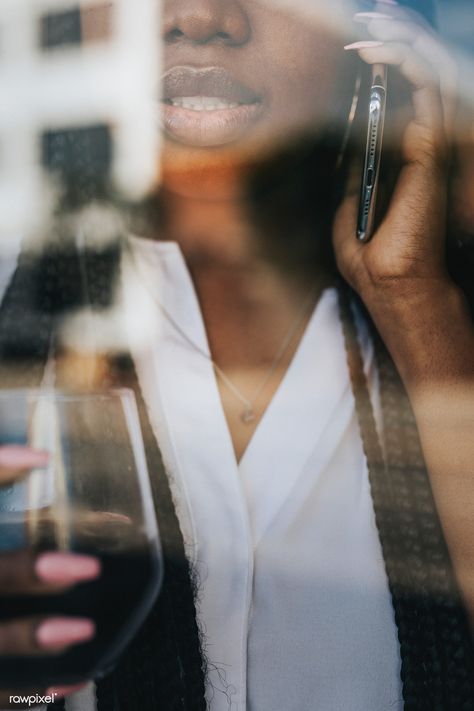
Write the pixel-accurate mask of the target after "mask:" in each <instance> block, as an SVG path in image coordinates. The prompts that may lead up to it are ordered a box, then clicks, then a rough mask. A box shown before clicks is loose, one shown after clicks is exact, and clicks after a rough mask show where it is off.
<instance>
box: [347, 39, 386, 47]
mask: <svg viewBox="0 0 474 711" xmlns="http://www.w3.org/2000/svg"><path fill="white" fill-rule="evenodd" d="M382 45H383V42H379V41H378V40H364V41H362V42H353V43H352V44H346V45H345V47H344V49H372V47H381V46H382Z"/></svg>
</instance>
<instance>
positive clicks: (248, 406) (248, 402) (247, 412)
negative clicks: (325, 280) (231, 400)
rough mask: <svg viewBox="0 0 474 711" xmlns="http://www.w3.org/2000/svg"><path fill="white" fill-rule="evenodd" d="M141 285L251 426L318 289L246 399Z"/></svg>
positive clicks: (307, 301) (151, 292) (304, 306)
mask: <svg viewBox="0 0 474 711" xmlns="http://www.w3.org/2000/svg"><path fill="white" fill-rule="evenodd" d="M130 251H131V252H132V255H133V261H134V263H135V266H136V268H137V270H138V271H139V272H140V273H141V275H142V277H143V276H144V274H143V271H142V270H141V268H140V266H139V264H138V263H137V259H136V258H135V255H134V254H133V248H132V249H131V250H130ZM142 283H143V284H144V286H145V288H146V290H147V292H148V293H149V295H150V296H151V297H152V299H153V301H154V302H155V303H156V304H157V305H158V307H159V309H160V311H161V312H162V314H163V315H164V316H165V318H166V319H167V321H168V322H169V323H170V324H171V325H172V326H173V328H174V329H175V331H176V332H177V333H179V335H180V336H181V338H183V339H184V340H185V341H186V343H188V345H190V346H191V348H192V349H193V350H194V351H196V352H197V353H199V354H200V355H202V356H203V357H204V358H206V360H208V361H209V362H210V363H211V365H212V367H213V368H214V372H215V374H216V376H217V377H219V378H220V379H221V380H222V382H223V383H224V385H225V386H226V387H227V389H228V390H229V392H231V393H232V394H233V395H234V397H235V398H236V399H237V400H239V401H240V402H241V403H242V405H243V406H244V408H243V410H242V412H241V413H240V420H241V422H243V423H244V424H245V425H251V424H253V423H254V422H255V420H256V419H257V415H256V413H255V405H256V403H257V402H258V399H259V397H260V396H261V394H262V393H263V391H264V390H265V388H266V386H267V385H268V383H269V381H270V379H271V377H272V375H273V374H274V372H275V370H276V369H277V368H278V366H279V364H280V363H281V361H282V359H283V358H284V356H285V353H286V352H287V350H288V348H289V347H290V344H291V342H292V340H293V338H294V336H295V335H296V332H297V331H298V329H299V327H300V326H301V324H302V322H303V319H304V317H305V315H306V312H307V309H308V308H309V306H310V305H311V303H312V302H313V299H314V297H315V296H316V294H317V291H318V289H317V288H316V287H313V288H312V289H311V290H310V292H309V294H308V296H307V297H306V299H305V300H304V302H303V305H302V307H301V310H300V313H299V315H298V318H297V319H296V321H295V322H294V323H292V325H291V326H290V328H289V329H288V331H287V332H286V333H285V336H284V338H283V340H282V342H281V344H280V346H279V348H278V350H277V352H276V354H275V357H274V358H273V360H272V362H271V365H270V367H269V369H268V371H267V372H266V373H265V376H264V378H263V380H262V381H261V383H260V384H259V385H258V387H257V388H256V390H255V391H254V393H253V395H252V396H251V397H246V395H244V394H243V392H242V391H241V390H240V388H238V387H237V385H236V384H235V383H234V382H233V381H232V380H231V379H230V378H229V376H228V375H227V374H226V373H225V372H224V370H223V369H222V368H221V367H220V366H219V365H218V364H217V363H216V361H215V360H214V359H213V357H212V356H211V355H210V354H209V353H207V352H206V351H205V350H204V349H203V348H201V347H200V346H199V345H198V344H197V343H195V342H194V341H193V340H192V338H190V337H189V336H188V334H187V333H186V332H185V331H184V330H183V329H182V328H181V326H180V325H179V323H178V322H177V321H176V320H175V319H174V318H173V317H172V316H171V314H170V313H169V311H168V310H167V309H166V307H165V306H163V304H162V303H161V301H160V300H159V299H158V297H157V296H156V294H155V293H154V292H153V290H152V289H151V288H150V287H149V285H148V283H147V279H146V278H144V279H142Z"/></svg>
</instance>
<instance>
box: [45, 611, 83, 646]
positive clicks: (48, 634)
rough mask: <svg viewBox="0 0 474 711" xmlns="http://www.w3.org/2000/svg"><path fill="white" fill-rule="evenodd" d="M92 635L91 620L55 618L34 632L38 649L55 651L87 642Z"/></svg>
mask: <svg viewBox="0 0 474 711" xmlns="http://www.w3.org/2000/svg"><path fill="white" fill-rule="evenodd" d="M94 634H95V625H94V623H93V622H92V620H87V619H81V618H79V617H78V618H71V617H57V618H55V619H54V620H46V622H42V623H41V624H40V625H39V627H38V629H37V630H36V641H37V642H38V644H39V645H40V647H44V648H45V649H55V648H57V647H58V648H61V647H67V646H69V645H70V644H77V643H78V642H87V641H88V640H90V639H92V637H93V636H94Z"/></svg>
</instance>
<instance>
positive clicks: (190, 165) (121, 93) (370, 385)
mask: <svg viewBox="0 0 474 711" xmlns="http://www.w3.org/2000/svg"><path fill="white" fill-rule="evenodd" d="M2 2H3V4H2V5H1V6H0V27H1V38H2V52H1V56H0V81H2V84H3V85H4V86H5V91H6V93H7V95H8V101H7V102H6V103H5V105H2V106H1V107H0V142H1V145H2V152H1V153H2V154H1V161H2V162H1V165H0V209H1V218H0V220H1V221H0V247H1V250H2V255H3V256H2V265H3V266H2V269H3V276H2V274H0V282H1V281H3V283H0V290H1V289H2V287H3V291H1V293H2V295H4V296H3V304H2V307H1V308H0V352H1V356H2V362H1V371H0V376H1V381H0V385H1V386H2V387H12V386H13V385H17V384H21V385H22V386H23V387H33V386H43V387H44V386H48V387H50V386H52V387H57V388H64V389H72V390H75V391H76V390H78V391H81V390H86V391H94V390H100V389H104V388H105V389H107V388H110V387H114V386H117V385H120V386H128V387H131V388H133V389H134V390H135V393H136V396H137V399H138V402H139V408H140V416H141V427H142V429H143V434H144V439H145V445H146V449H147V457H148V464H149V469H150V476H151V480H152V488H153V492H154V504H155V508H156V509H157V513H158V520H159V525H160V527H161V529H162V534H163V549H164V557H165V566H166V569H167V574H166V575H165V583H164V593H163V595H162V596H161V597H160V599H159V600H158V602H157V606H156V609H155V612H154V617H153V618H152V619H151V620H148V622H147V623H146V624H145V626H144V627H143V628H142V630H141V632H140V634H139V635H138V637H137V639H136V640H135V642H134V644H133V645H132V647H131V648H130V651H129V653H128V654H126V655H125V656H124V657H123V660H122V662H121V663H120V665H119V667H118V670H117V671H115V673H114V674H112V675H111V677H110V678H109V679H107V680H105V681H101V682H99V684H98V687H97V690H96V691H97V699H96V698H95V697H94V694H91V695H90V698H88V700H87V702H86V705H85V706H84V707H83V708H81V711H92V709H94V708H95V707H96V706H97V705H98V706H97V707H98V711H103V710H104V709H109V708H114V711H115V708H118V707H120V711H156V709H158V708H159V709H164V710H165V711H168V710H169V711H171V710H172V709H175V708H177V707H178V706H177V705H178V704H181V707H182V708H183V709H186V711H188V710H189V711H191V710H192V709H198V708H199V709H203V708H204V707H205V705H206V703H207V706H208V708H209V709H211V710H212V711H225V710H226V709H229V708H230V709H231V711H234V710H235V711H245V709H248V710H249V711H250V709H252V711H275V710H276V709H279V708H282V709H285V711H292V710H293V711H302V709H311V708H316V707H317V708H318V709H321V711H334V709H338V710H340V711H342V710H343V709H351V711H381V709H384V710H385V709H400V711H401V709H403V708H406V709H410V710H413V711H425V709H430V711H431V709H435V708H437V709H443V711H451V709H453V710H454V709H456V711H457V709H458V708H459V709H460V708H466V709H469V708H471V709H472V708H473V706H474V682H473V680H472V675H471V674H470V673H469V672H468V669H469V668H470V664H471V662H472V660H473V650H472V645H471V640H470V636H469V634H470V633H469V626H468V620H467V617H468V615H471V616H472V610H471V607H472V605H471V602H472V600H471V587H472V565H471V563H472V557H471V552H470V549H469V550H468V551H467V552H466V550H465V549H464V548H463V546H462V542H463V541H465V539H466V538H469V536H464V535H461V534H463V533H464V529H463V530H462V531H461V533H460V532H459V521H467V520H468V519H469V511H470V508H469V506H468V503H469V501H470V500H471V499H470V498H469V497H470V490H468V487H467V484H466V482H468V480H469V476H467V474H466V472H467V471H468V469H469V466H470V464H469V462H470V461H472V460H471V459H470V455H469V445H466V442H468V441H472V431H471V430H472V403H471V398H470V392H471V391H470V388H471V386H472V383H471V380H470V379H469V377H468V375H466V372H467V370H468V368H467V366H466V365H465V364H466V363H467V362H468V361H470V359H469V353H470V351H469V347H470V343H471V341H470V340H469V337H468V336H467V335H466V332H467V328H466V323H465V321H464V318H465V311H467V309H460V311H462V315H461V316H459V314H458V312H457V311H456V309H457V304H458V300H456V299H450V298H448V295H449V296H451V295H452V294H453V293H454V291H452V290H451V289H453V290H454V289H455V288H456V292H455V293H456V294H457V295H458V296H459V295H460V294H461V293H463V292H458V291H457V286H456V287H455V284H456V285H457V284H459V285H461V287H462V288H463V289H464V292H465V293H466V294H467V296H468V297H469V296H470V293H471V292H472V291H473V290H474V287H473V283H474V282H473V280H472V269H473V268H474V262H473V256H472V254H473V253H474V251H473V249H472V240H473V238H474V130H473V126H474V114H473V110H472V108H473V103H474V97H473V93H472V86H471V84H470V82H469V81H468V80H467V79H466V77H467V76H468V75H469V76H470V74H469V72H471V73H472V66H473V62H474V57H473V54H474V52H473V49H474V48H473V46H472V43H471V39H470V37H468V36H466V33H465V29H464V28H465V27H466V26H467V24H468V23H467V21H466V18H468V19H469V18H470V19H472V16H473V12H472V9H471V8H470V6H468V5H467V4H466V3H462V2H460V1H459V2H456V3H450V5H449V12H448V8H447V4H446V0H444V1H443V2H439V3H438V4H437V6H436V7H435V5H434V4H433V3H432V2H430V1H429V0H413V1H412V2H407V3H399V4H398V3H395V2H393V1H391V2H388V0H386V1H385V2H378V3H373V2H369V1H367V2H365V0H364V1H362V0H361V1H360V2H355V1H354V2H353V1H352V0H337V1H336V2H332V3H327V2H326V1H325V0H324V1H323V0H297V1H296V0H291V2H290V1H289V0H261V1H258V2H257V1H251V0H169V1H168V0H167V1H166V2H163V4H162V5H161V4H160V3H159V2H157V0H134V2H131V0H115V1H114V2H103V0H100V1H99V0H97V1H96V2H93V1H92V0H91V1H89V2H87V3H86V2H84V3H74V2H60V0H54V2H53V1H52V0H51V1H50V2H49V1H48V0H41V2H39V0H38V1H37V2H35V3H34V4H32V3H31V2H30V0H2ZM354 13H358V15H357V16H356V17H355V18H354ZM360 13H362V14H360ZM373 13H378V15H377V16H374V15H373ZM419 13H421V14H419ZM436 16H438V17H439V29H440V34H441V35H442V37H443V39H444V41H445V43H446V46H444V45H443V44H441V43H440V39H439V36H438V34H437V33H436V32H435V31H434V29H433V26H432V23H433V22H434V21H435V17H436ZM394 27H395V29H394ZM397 33H398V34H397ZM358 42H368V43H369V44H368V45H366V46H364V47H361V46H360V45H357V44H356V45H354V43H358ZM344 48H345V50H346V51H344ZM372 52H373V53H374V54H372ZM377 52H379V53H380V55H378V54H377ZM374 57H375V59H374ZM374 63H388V64H390V65H391V66H390V67H389V97H388V112H387V121H386V135H385V144H384V153H383V164H382V181H381V185H380V191H379V196H378V215H377V229H378V232H377V235H376V238H375V239H374V241H373V242H372V243H370V244H369V245H368V246H367V249H366V251H365V253H361V252H360V251H359V252H356V250H355V247H354V245H355V244H356V243H355V224H354V215H355V210H356V207H357V195H358V189H359V183H360V173H361V167H362V161H363V151H364V149H365V142H366V134H367V104H368V89H369V81H370V65H371V64H374ZM456 75H459V77H460V81H459V87H458V86H457V84H456ZM458 94H459V96H458ZM457 100H459V103H457ZM417 171H418V172H417ZM448 174H449V177H450V198H449V200H448V203H447V207H446V200H445V194H444V185H445V180H446V179H447V178H448ZM445 224H448V230H447V246H448V249H447V252H448V269H449V276H448V274H447V271H448V270H447V269H446V268H445V251H446V250H445V237H446V235H445V232H446V230H445ZM20 241H22V243H21V254H20V255H19V251H20ZM374 244H375V245H376V246H375V247H374ZM377 245H379V248H378V252H377ZM358 246H360V245H358ZM374 252H375V256H373V257H370V256H368V255H374ZM361 254H363V256H361ZM407 265H408V266H407ZM404 270H405V271H404ZM433 274H435V277H436V278H434V277H433ZM440 274H442V278H441V277H440V276H439V275H440ZM390 283H395V284H396V285H397V289H398V288H399V287H400V289H401V290H400V291H396V292H395V294H396V298H395V299H394V300H393V302H394V303H392V302H391V299H393V297H391V296H390V294H391V293H393V291H392V292H391V291H390V289H389V288H388V287H386V285H387V284H390ZM406 283H409V285H410V287H412V288H411V289H407V290H406V291H403V285H404V284H406ZM432 283H435V284H436V286H437V288H436V290H432V289H431V288H430V287H431V285H432ZM415 284H416V288H414V287H413V285H415ZM438 284H441V287H440V289H438ZM381 285H383V288H382V287H381ZM448 285H449V286H448ZM439 290H441V291H443V290H445V291H446V294H447V298H446V302H447V303H449V304H451V303H452V302H453V301H455V307H456V308H454V307H453V312H451V311H449V312H448V311H445V310H444V306H443V308H442V307H441V305H440V301H442V299H439V298H438V297H439V293H436V294H434V293H433V291H436V292H438V291H439ZM374 294H375V297H374ZM426 294H428V295H429V296H430V300H429V302H428V300H427V297H426ZM472 296H473V302H472V303H474V294H472ZM379 297H380V298H379ZM425 298H426V300H425ZM460 300H461V298H460V296H459V301H460ZM387 303H389V304H390V306H391V308H390V309H389V308H388V307H387V306H386V304H387ZM413 304H415V306H413ZM420 304H421V305H420ZM463 304H464V302H463ZM384 308H386V309H387V310H385V311H384ZM402 312H403V313H407V314H409V318H408V317H407V320H406V321H402V320H398V319H400V313H402ZM438 312H439V313H440V314H441V315H442V318H441V316H440V318H439V320H433V321H431V320H430V319H432V318H434V317H433V313H435V314H436V313H438ZM458 316H459V324H458V329H457V330H454V331H453V332H451V331H450V330H449V329H450V327H451V325H452V324H453V323H456V324H457V321H456V318H457V317H458ZM426 324H427V325H426ZM424 329H426V330H424ZM420 332H421V333H422V337H421V338H420V340H419V341H418V340H417V337H418V336H417V334H418V333H420ZM394 334H395V335H394ZM440 334H441V335H440ZM453 334H454V335H453ZM446 339H447V341H448V342H449V344H450V346H451V348H450V353H451V352H456V353H458V350H459V358H458V360H456V362H455V366H456V367H455V368H454V371H455V372H454V371H453V372H454V375H453V373H452V372H451V365H450V366H449V367H448V366H446V365H445V364H446V363H447V362H448V361H449V357H450V356H449V354H448V355H447V354H446V349H445V348H444V347H443V346H444V345H445V342H446ZM413 343H415V346H413ZM440 343H442V345H440ZM399 344H402V345H405V346H406V348H405V351H403V348H402V346H400V345H399ZM407 344H408V345H407ZM466 344H467V346H466ZM410 348H411V349H412V350H410ZM461 350H462V353H461ZM400 353H401V355H400ZM407 353H408V355H407ZM438 356H439V357H440V359H441V361H442V366H443V367H440V369H439V370H438V371H434V375H433V377H432V380H430V381H429V386H430V387H429V388H426V391H425V390H424V386H425V383H426V381H427V380H428V377H427V376H426V373H428V375H429V374H430V367H432V363H433V362H436V359H437V357H438ZM420 362H421V363H422V364H423V367H420V366H419V363H420ZM415 366H417V367H418V372H417V373H416V377H413V378H412V377H410V376H411V375H412V371H411V370H410V368H411V367H413V368H415ZM444 367H446V370H447V373H446V371H444V370H443V368H444ZM464 367H466V371H465V370H463V368H464ZM433 368H434V366H433ZM456 368H457V369H456ZM407 372H408V376H407V375H406V373H407ZM420 372H421V375H420ZM452 375H453V379H451V376H452ZM414 380H415V381H416V383H415V385H416V387H413V389H412V390H411V389H410V387H411V386H412V382H413V381H414ZM418 386H419V388H418ZM459 391H462V392H463V396H462V397H461V395H460V394H459ZM419 392H421V393H422V396H423V397H421V396H420V399H419V400H418V394H419ZM426 393H427V394H426ZM420 403H421V404H420ZM433 411H434V412H435V413H436V416H433V415H432V413H433ZM437 413H442V415H443V422H442V423H441V424H440V421H439V415H438V414H437ZM426 422H428V425H426ZM433 422H434V424H433ZM453 423H454V424H453ZM426 432H428V434H426ZM433 433H434V434H433ZM440 433H441V434H440ZM446 433H448V434H446ZM466 452H467V454H466ZM453 462H455V464H456V467H457V469H456V470H455V471H454V470H451V469H450V467H452V466H454V465H453ZM466 462H468V463H467V464H466ZM439 463H441V464H442V468H443V471H444V470H446V472H448V471H449V473H450V476H445V477H444V478H443V477H441V476H439V477H437V474H438V469H437V466H440V464H439ZM433 472H434V474H433ZM458 475H459V479H457V478H456V477H457V476H458ZM430 477H432V478H433V481H434V482H435V484H436V485H435V486H433V487H432V486H431V484H430V482H432V479H431V478H430ZM453 482H454V483H453ZM455 484H456V486H455ZM463 486H465V487H466V488H465V489H464V488H462V487H463ZM443 487H444V488H443ZM450 487H451V488H450ZM459 492H461V494H460V493H459ZM453 500H455V501H456V502H457V504H458V506H460V508H459V509H454V508H453V507H452V506H451V504H452V501H453ZM459 501H461V503H459ZM0 503H1V498H0ZM463 506H464V508H463ZM453 521H454V524H453ZM460 540H461V543H460V542H459V541H460ZM459 551H461V553H459ZM0 594H1V590H0ZM466 609H467V613H466ZM0 627H1V626H0ZM199 632H201V634H199ZM0 636H1V628H0ZM452 660H455V661H454V662H453V661H452ZM206 663H207V666H206ZM440 670H441V671H440ZM140 675H141V676H140ZM460 680H461V681H460ZM92 697H94V698H92ZM0 698H1V697H0ZM117 699H118V701H117ZM115 702H117V703H118V705H119V706H116V707H114V706H113V704H114V703H115ZM181 702H182V703H181ZM74 703H77V700H76V702H75V701H74V700H72V701H69V702H68V704H69V705H68V709H75V708H78V707H77V706H76V707H75V706H74ZM443 704H444V705H443Z"/></svg>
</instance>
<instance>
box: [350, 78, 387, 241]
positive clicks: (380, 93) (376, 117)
mask: <svg viewBox="0 0 474 711" xmlns="http://www.w3.org/2000/svg"><path fill="white" fill-rule="evenodd" d="M386 102H387V66H386V65H385V64H374V65H372V78H371V83H370V95H369V107H368V108H369V111H368V126H367V140H366V147H365V158H364V169H363V171H362V181H361V187H360V199H359V212H358V216H357V239H358V240H359V241H360V242H368V241H369V240H370V238H371V237H372V234H373V230H374V217H375V203H376V200H377V188H378V182H379V171H380V160H381V156H382V145H383V131H384V124H385V107H386Z"/></svg>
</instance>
